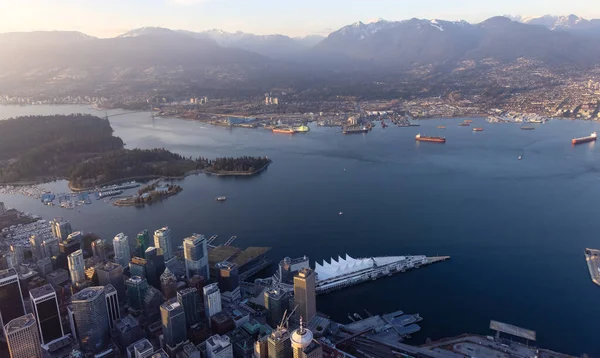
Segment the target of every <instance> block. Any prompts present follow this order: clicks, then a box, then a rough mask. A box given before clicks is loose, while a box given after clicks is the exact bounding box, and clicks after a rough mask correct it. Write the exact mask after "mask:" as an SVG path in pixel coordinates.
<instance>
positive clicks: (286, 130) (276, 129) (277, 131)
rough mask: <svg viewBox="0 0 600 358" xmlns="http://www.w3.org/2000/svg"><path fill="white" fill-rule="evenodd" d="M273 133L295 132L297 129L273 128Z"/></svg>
mask: <svg viewBox="0 0 600 358" xmlns="http://www.w3.org/2000/svg"><path fill="white" fill-rule="evenodd" d="M273 133H283V134H294V133H296V131H295V130H293V129H291V128H273Z"/></svg>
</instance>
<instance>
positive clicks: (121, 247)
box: [113, 233, 131, 267]
mask: <svg viewBox="0 0 600 358" xmlns="http://www.w3.org/2000/svg"><path fill="white" fill-rule="evenodd" d="M113 249H114V250H115V262H116V263H118V264H119V265H121V266H123V267H125V266H127V265H128V264H129V259H130V258H131V255H130V253H129V241H128V239H127V236H126V235H125V234H123V233H120V234H117V236H115V238H114V239H113Z"/></svg>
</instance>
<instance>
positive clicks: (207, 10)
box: [0, 0, 600, 37]
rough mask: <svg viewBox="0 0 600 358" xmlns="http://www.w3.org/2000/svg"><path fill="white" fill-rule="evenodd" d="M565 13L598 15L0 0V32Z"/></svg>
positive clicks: (297, 26)
mask: <svg viewBox="0 0 600 358" xmlns="http://www.w3.org/2000/svg"><path fill="white" fill-rule="evenodd" d="M571 13H574V14H577V15H579V16H582V17H584V18H600V0H568V1H567V0H500V1H494V0H0V32H9V31H32V30H76V31H81V32H85V33H87V34H89V35H94V36H99V37H110V36H115V35H118V34H120V33H123V32H126V31H128V30H130V29H133V28H138V27H143V26H161V27H168V28H171V29H185V30H192V31H201V30H208V29H214V28H218V29H222V30H225V31H231V32H234V31H238V30H241V31H245V32H253V33H258V34H268V33H282V34H286V35H291V36H300V35H307V34H326V33H329V32H331V31H332V30H335V29H338V28H340V27H342V26H344V25H346V24H350V23H353V22H356V21H359V20H360V21H363V22H369V21H372V20H375V19H377V18H384V19H386V20H404V19H409V18H412V17H418V18H429V19H431V18H440V19H447V20H467V21H469V22H479V21H482V20H484V19H486V18H488V17H491V16H495V15H503V14H512V15H516V14H520V15H525V16H539V15H544V14H555V15H568V14H571Z"/></svg>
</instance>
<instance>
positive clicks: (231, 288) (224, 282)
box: [217, 261, 242, 302]
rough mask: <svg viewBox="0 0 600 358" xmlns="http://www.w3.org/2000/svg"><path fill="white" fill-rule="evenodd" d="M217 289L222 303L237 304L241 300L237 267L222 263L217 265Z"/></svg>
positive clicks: (233, 264) (225, 262) (226, 262)
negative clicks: (219, 291)
mask: <svg viewBox="0 0 600 358" xmlns="http://www.w3.org/2000/svg"><path fill="white" fill-rule="evenodd" d="M217 272H218V275H219V276H218V282H219V289H220V290H221V296H222V297H223V300H224V301H227V302H239V301H241V299H242V295H241V292H240V278H239V275H238V265H237V264H235V263H233V262H229V261H223V262H219V263H217Z"/></svg>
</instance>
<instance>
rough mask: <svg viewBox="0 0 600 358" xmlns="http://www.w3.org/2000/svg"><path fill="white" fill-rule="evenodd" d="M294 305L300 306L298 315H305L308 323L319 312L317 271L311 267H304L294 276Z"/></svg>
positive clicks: (297, 311)
mask: <svg viewBox="0 0 600 358" xmlns="http://www.w3.org/2000/svg"><path fill="white" fill-rule="evenodd" d="M294 306H298V309H297V310H296V315H297V317H303V318H304V320H305V321H306V322H307V323H309V322H310V321H311V320H312V319H313V317H314V316H315V315H316V314H317V298H316V291H315V272H314V271H313V270H312V269H310V268H304V269H302V270H300V271H299V272H298V274H297V275H296V276H294Z"/></svg>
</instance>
